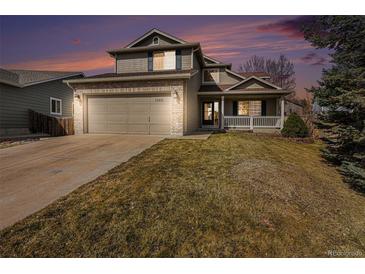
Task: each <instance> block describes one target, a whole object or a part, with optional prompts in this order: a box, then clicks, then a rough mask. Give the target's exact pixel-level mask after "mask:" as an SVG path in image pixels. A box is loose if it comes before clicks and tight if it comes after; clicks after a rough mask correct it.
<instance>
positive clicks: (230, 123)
mask: <svg viewBox="0 0 365 274" xmlns="http://www.w3.org/2000/svg"><path fill="white" fill-rule="evenodd" d="M200 113H201V124H200V125H201V129H210V130H212V129H228V130H229V129H235V130H255V129H274V130H279V129H282V128H283V125H284V98H283V97H282V96H280V97H278V96H276V97H275V96H250V97H248V96H246V95H240V96H237V95H236V96H227V95H224V96H219V97H217V96H201V97H200Z"/></svg>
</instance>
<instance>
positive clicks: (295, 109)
mask: <svg viewBox="0 0 365 274" xmlns="http://www.w3.org/2000/svg"><path fill="white" fill-rule="evenodd" d="M291 113H296V114H298V115H299V116H303V115H304V106H303V105H301V104H300V103H298V102H295V101H293V100H290V99H287V98H285V116H287V115H289V114H291Z"/></svg>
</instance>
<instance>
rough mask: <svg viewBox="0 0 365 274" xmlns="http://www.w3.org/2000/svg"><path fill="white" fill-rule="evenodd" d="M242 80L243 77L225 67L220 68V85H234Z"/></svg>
mask: <svg viewBox="0 0 365 274" xmlns="http://www.w3.org/2000/svg"><path fill="white" fill-rule="evenodd" d="M240 81H242V79H241V78H239V77H237V76H234V75H232V74H230V73H228V72H227V71H226V70H225V69H224V68H221V69H220V70H219V84H220V85H231V84H232V85H234V84H237V83H238V82H240Z"/></svg>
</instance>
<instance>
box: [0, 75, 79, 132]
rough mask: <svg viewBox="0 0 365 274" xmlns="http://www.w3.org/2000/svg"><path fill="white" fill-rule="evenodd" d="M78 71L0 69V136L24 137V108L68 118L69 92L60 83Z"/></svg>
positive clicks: (69, 106) (26, 111)
mask: <svg viewBox="0 0 365 274" xmlns="http://www.w3.org/2000/svg"><path fill="white" fill-rule="evenodd" d="M79 77H83V74H82V73H81V72H60V71H34V70H5V69H0V135H18V134H19V135H20V134H28V133H29V129H28V109H32V110H34V111H37V112H40V113H43V114H46V115H49V116H55V117H72V108H73V97H74V95H73V90H72V88H70V87H69V86H67V84H65V83H63V82H62V81H63V80H65V79H73V78H79Z"/></svg>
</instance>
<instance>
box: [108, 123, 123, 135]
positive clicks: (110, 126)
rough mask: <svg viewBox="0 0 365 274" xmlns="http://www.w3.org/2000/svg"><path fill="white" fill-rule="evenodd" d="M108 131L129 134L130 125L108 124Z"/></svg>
mask: <svg viewBox="0 0 365 274" xmlns="http://www.w3.org/2000/svg"><path fill="white" fill-rule="evenodd" d="M107 128H108V131H110V132H113V133H127V132H128V124H126V123H108V126H107Z"/></svg>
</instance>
